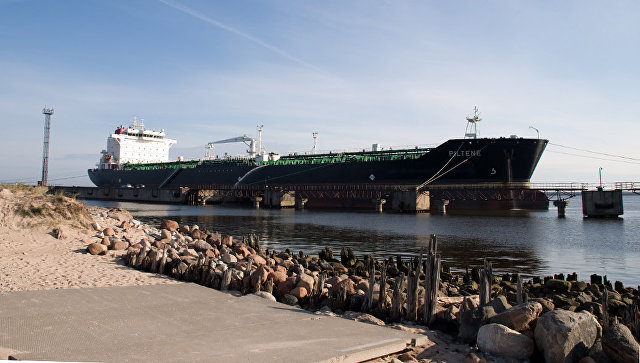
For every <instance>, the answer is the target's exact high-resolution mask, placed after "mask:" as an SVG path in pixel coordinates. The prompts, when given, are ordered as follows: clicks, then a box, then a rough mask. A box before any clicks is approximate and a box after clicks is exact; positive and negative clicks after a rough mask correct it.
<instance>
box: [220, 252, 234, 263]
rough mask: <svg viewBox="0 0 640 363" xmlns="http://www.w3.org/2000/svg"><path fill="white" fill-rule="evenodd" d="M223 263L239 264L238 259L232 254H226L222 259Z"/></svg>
mask: <svg viewBox="0 0 640 363" xmlns="http://www.w3.org/2000/svg"><path fill="white" fill-rule="evenodd" d="M221 259H222V261H223V262H224V263H226V264H230V263H232V262H238V258H237V257H236V256H234V255H232V254H230V253H225V254H224V255H222V257H221Z"/></svg>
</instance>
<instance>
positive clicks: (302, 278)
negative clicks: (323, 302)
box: [296, 274, 315, 292]
mask: <svg viewBox="0 0 640 363" xmlns="http://www.w3.org/2000/svg"><path fill="white" fill-rule="evenodd" d="M314 283H315V280H314V279H313V277H312V276H309V275H307V274H300V275H298V282H297V283H296V287H304V288H305V289H306V290H307V292H311V291H312V290H313V285H314Z"/></svg>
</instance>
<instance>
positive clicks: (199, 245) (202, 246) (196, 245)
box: [191, 239, 213, 252]
mask: <svg viewBox="0 0 640 363" xmlns="http://www.w3.org/2000/svg"><path fill="white" fill-rule="evenodd" d="M191 248H193V249H194V250H196V251H198V252H204V251H206V250H210V249H212V248H213V246H211V245H210V244H208V243H207V242H205V241H203V240H201V239H198V240H195V241H194V242H193V243H192V244H191Z"/></svg>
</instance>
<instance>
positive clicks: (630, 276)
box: [86, 195, 640, 286]
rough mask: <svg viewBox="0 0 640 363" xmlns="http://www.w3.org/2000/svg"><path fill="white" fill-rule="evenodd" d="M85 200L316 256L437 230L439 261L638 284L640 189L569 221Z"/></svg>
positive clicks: (415, 248)
mask: <svg viewBox="0 0 640 363" xmlns="http://www.w3.org/2000/svg"><path fill="white" fill-rule="evenodd" d="M86 203H87V204H89V205H100V206H105V207H120V208H125V209H127V210H129V211H130V212H131V213H132V214H133V215H134V216H135V217H136V218H138V219H140V220H142V221H144V222H150V223H152V224H156V223H157V222H158V221H159V219H162V218H171V219H175V220H176V221H178V222H179V223H180V224H183V223H187V224H194V223H195V224H198V225H199V226H200V228H202V229H208V230H210V231H218V232H220V233H222V234H231V235H234V236H240V235H243V234H248V233H255V234H257V235H258V236H259V237H260V239H261V241H262V245H263V246H264V247H267V248H276V249H278V250H283V249H285V248H290V249H291V250H292V251H294V252H297V251H299V250H302V251H304V252H305V253H309V254H314V255H317V253H318V251H320V250H321V249H322V248H324V247H325V246H331V247H333V249H334V252H335V253H336V255H339V253H340V248H341V247H342V246H348V247H351V248H353V250H354V252H355V253H356V254H368V253H375V254H376V255H377V256H389V255H396V254H401V255H405V254H410V253H414V252H420V251H421V250H422V249H423V248H424V247H425V246H426V243H427V242H428V240H429V235H430V234H436V235H437V236H438V242H439V246H438V250H439V252H440V253H441V254H442V259H443V260H444V261H445V262H446V263H448V264H449V265H450V266H451V267H452V268H453V269H455V270H460V269H464V268H465V267H467V266H475V265H481V264H482V259H483V258H484V257H487V258H489V259H490V260H491V261H492V263H493V266H494V271H496V272H520V273H521V274H523V275H525V276H531V275H540V276H544V275H550V274H554V273H565V274H566V273H571V272H577V273H578V278H579V279H581V280H587V281H588V280H589V275H590V274H592V273H597V274H602V275H607V276H608V278H609V279H610V280H612V281H614V280H620V281H622V282H623V283H625V284H627V285H634V286H635V285H638V284H639V283H640V242H639V239H640V196H636V195H626V196H625V197H624V207H625V214H624V216H623V218H621V219H615V220H592V219H583V218H582V205H581V202H580V197H579V196H578V197H576V198H572V199H570V204H569V206H568V208H567V217H566V218H564V219H560V218H558V217H557V211H556V209H555V208H554V207H553V206H552V207H551V208H550V209H549V211H548V212H530V213H524V212H523V213H517V214H512V215H491V216H487V215H453V214H449V215H444V216H442V215H431V214H429V213H423V214H394V213H383V214H377V213H372V212H340V211H314V210H304V211H297V210H293V209H283V210H275V209H274V210H269V209H260V210H254V209H251V208H245V207H228V206H206V207H195V206H184V205H159V204H140V203H121V202H103V201H86Z"/></svg>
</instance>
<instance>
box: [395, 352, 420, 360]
mask: <svg viewBox="0 0 640 363" xmlns="http://www.w3.org/2000/svg"><path fill="white" fill-rule="evenodd" d="M398 360H399V361H401V362H417V361H418V360H417V359H416V357H414V356H413V354H411V353H409V352H407V353H404V354H402V355H400V356H399V357H398Z"/></svg>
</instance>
